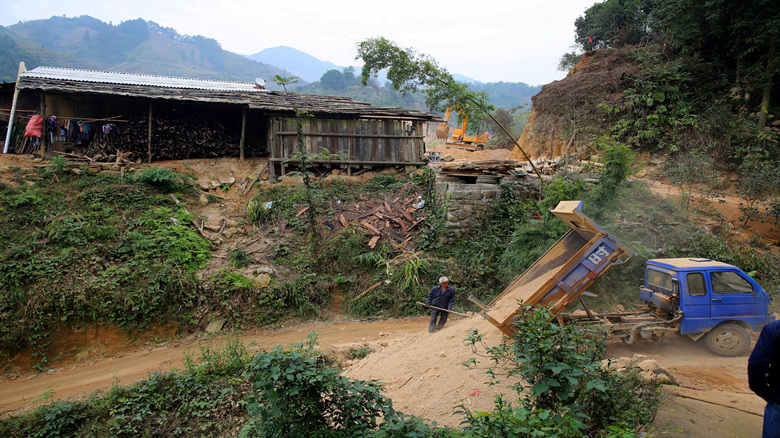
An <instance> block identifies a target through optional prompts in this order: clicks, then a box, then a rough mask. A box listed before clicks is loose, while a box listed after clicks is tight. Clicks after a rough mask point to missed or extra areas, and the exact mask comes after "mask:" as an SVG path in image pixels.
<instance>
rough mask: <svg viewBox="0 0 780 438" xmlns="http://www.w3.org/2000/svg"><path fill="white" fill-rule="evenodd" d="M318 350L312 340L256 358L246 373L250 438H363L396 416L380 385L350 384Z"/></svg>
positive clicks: (314, 341) (246, 431) (351, 382)
mask: <svg viewBox="0 0 780 438" xmlns="http://www.w3.org/2000/svg"><path fill="white" fill-rule="evenodd" d="M315 344H316V335H314V334H312V335H310V336H309V340H308V341H307V342H306V343H305V344H304V343H299V344H294V345H293V347H292V348H290V349H289V350H283V349H282V348H281V347H279V346H277V347H275V348H274V349H273V350H271V351H270V352H267V353H259V354H258V355H257V356H255V358H254V359H253V360H252V362H251V363H250V365H249V371H248V372H247V375H248V377H249V379H250V380H251V381H252V390H253V391H254V392H253V393H252V394H251V395H250V396H249V398H248V403H247V410H248V411H249V415H250V423H249V424H248V426H247V428H246V429H245V430H244V432H243V433H244V434H245V436H261V437H269V438H270V437H291V436H317V437H337V436H360V435H364V434H366V432H368V431H370V430H372V429H376V427H377V424H378V420H379V419H380V418H384V419H385V421H388V420H390V419H392V418H393V417H394V416H395V414H396V413H395V411H394V410H393V408H392V402H391V401H390V400H388V399H387V398H385V397H384V396H382V395H381V394H380V393H379V391H380V390H381V386H380V385H379V384H377V383H376V382H364V381H359V380H350V379H347V378H346V377H344V376H342V375H341V374H340V372H339V370H338V369H335V368H330V367H327V366H324V365H323V363H322V357H321V356H319V354H318V353H317V352H316V351H315V350H314V345H315Z"/></svg>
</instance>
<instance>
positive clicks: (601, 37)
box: [574, 0, 656, 50]
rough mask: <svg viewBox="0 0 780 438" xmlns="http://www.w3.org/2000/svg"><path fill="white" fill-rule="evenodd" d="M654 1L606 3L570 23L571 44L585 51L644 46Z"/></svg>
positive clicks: (611, 0)
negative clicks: (572, 37) (572, 32)
mask: <svg viewBox="0 0 780 438" xmlns="http://www.w3.org/2000/svg"><path fill="white" fill-rule="evenodd" d="M655 3H656V0H606V1H604V2H602V3H596V4H595V5H593V6H591V7H590V8H589V9H588V10H587V11H585V15H583V16H580V17H579V18H577V19H576V20H575V21H574V28H575V34H576V37H575V41H576V42H577V43H578V44H580V45H582V47H584V48H585V49H586V50H594V49H606V48H608V47H622V46H629V45H636V44H642V43H646V42H648V41H649V40H651V39H652V32H651V22H650V13H651V11H652V10H653V8H654V7H655Z"/></svg>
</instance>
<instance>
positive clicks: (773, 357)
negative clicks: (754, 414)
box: [747, 321, 780, 438]
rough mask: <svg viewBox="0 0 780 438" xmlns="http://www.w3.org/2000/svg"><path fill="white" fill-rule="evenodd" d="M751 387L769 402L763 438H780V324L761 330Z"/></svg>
mask: <svg viewBox="0 0 780 438" xmlns="http://www.w3.org/2000/svg"><path fill="white" fill-rule="evenodd" d="M747 371H748V385H749V386H750V390H751V391H753V392H755V393H756V395H758V396H759V397H761V398H763V399H764V400H766V408H765V409H764V433H763V435H761V436H762V438H780V321H772V322H770V323H769V324H767V325H765V326H764V328H763V329H761V334H760V335H759V336H758V341H757V342H756V346H755V347H753V352H752V353H751V354H750V358H749V359H748V370H747Z"/></svg>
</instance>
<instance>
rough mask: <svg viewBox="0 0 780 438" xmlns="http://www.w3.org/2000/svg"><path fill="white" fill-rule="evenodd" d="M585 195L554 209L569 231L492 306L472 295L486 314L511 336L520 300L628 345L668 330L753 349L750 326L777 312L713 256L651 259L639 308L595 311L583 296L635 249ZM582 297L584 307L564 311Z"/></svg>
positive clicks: (715, 344)
mask: <svg viewBox="0 0 780 438" xmlns="http://www.w3.org/2000/svg"><path fill="white" fill-rule="evenodd" d="M581 210H582V201H564V202H561V203H560V204H558V206H557V207H555V209H553V210H551V212H552V213H553V214H554V215H555V216H556V217H558V218H559V219H561V220H562V221H564V222H565V223H566V224H567V225H569V227H570V228H571V230H569V232H567V233H566V234H565V235H564V236H563V237H562V238H561V239H560V240H559V241H558V242H557V243H556V244H555V245H553V246H552V247H551V248H550V249H549V250H547V252H545V253H544V255H542V257H540V258H539V260H537V261H536V262H534V264H533V265H531V267H529V268H528V269H527V270H526V271H525V272H524V273H523V274H521V275H520V276H519V277H517V279H516V280H515V281H514V282H512V284H510V285H509V286H508V287H507V288H506V289H505V290H504V291H503V292H502V293H501V294H500V295H499V296H498V297H496V299H495V300H493V301H492V302H491V303H490V304H489V305H487V306H486V305H484V304H482V303H480V302H479V301H478V300H477V299H475V298H473V297H470V299H471V300H472V301H473V302H474V303H476V304H477V305H479V306H480V307H481V308H482V309H483V312H482V315H483V316H484V317H485V318H486V319H487V320H488V321H490V322H491V323H492V324H493V325H495V326H496V327H497V328H498V329H499V330H501V331H502V332H504V333H505V334H506V335H508V336H513V335H514V334H515V331H514V327H513V325H512V323H513V322H514V321H515V320H516V318H517V314H518V313H519V312H520V310H521V306H520V305H519V304H518V303H522V305H523V306H532V307H536V306H541V305H546V306H549V307H550V308H551V309H552V311H553V312H554V313H555V314H558V315H559V318H560V320H561V321H562V322H563V323H580V324H593V323H602V324H606V326H607V327H608V328H609V331H610V333H611V334H612V336H613V337H615V338H620V339H622V340H623V341H624V342H625V343H628V344H631V343H633V342H635V341H636V340H638V339H656V340H658V339H660V338H662V337H663V336H665V335H666V334H667V333H677V334H680V335H685V336H688V337H690V338H691V339H693V340H699V339H702V338H703V339H704V344H705V346H706V347H707V349H708V350H709V351H710V352H712V353H713V354H716V355H719V356H729V357H732V356H739V355H743V354H745V353H747V352H748V350H750V345H751V339H750V333H749V332H748V330H754V331H758V330H760V329H761V327H762V326H763V325H764V324H766V323H767V322H769V321H771V320H773V319H774V316H773V315H771V314H770V312H769V303H770V298H769V295H768V294H767V292H766V291H765V290H764V289H763V288H762V287H761V286H760V285H759V284H758V283H756V281H755V280H753V279H752V278H751V277H750V276H749V275H747V274H745V273H744V272H742V271H741V270H740V269H739V268H737V267H735V266H732V265H728V264H726V263H721V262H717V261H713V260H709V259H701V258H677V259H652V260H648V262H647V265H646V267H645V281H644V285H643V286H641V287H640V288H639V297H640V298H641V299H642V302H643V303H644V307H642V309H640V310H639V311H636V312H620V313H603V314H595V313H593V312H591V311H590V310H589V309H588V307H587V306H586V304H585V302H584V301H583V300H582V298H581V297H582V295H583V294H585V290H586V289H587V288H588V286H590V285H591V284H593V282H594V281H596V279H597V278H598V277H599V276H601V275H602V274H603V273H604V272H606V270H607V269H608V268H609V267H611V266H613V265H617V264H622V263H625V262H626V261H628V259H629V258H630V257H631V256H633V255H634V253H633V251H631V250H630V249H629V248H628V247H626V246H625V245H623V244H622V243H620V242H619V241H618V240H617V239H615V238H614V237H612V236H610V235H609V233H607V232H606V231H605V230H604V229H603V228H601V227H600V226H599V225H597V224H596V223H595V222H593V220H592V219H590V218H588V217H587V216H586V215H585V214H583V213H582V211H581ZM576 299H580V301H581V302H582V305H583V307H584V308H585V311H584V312H577V313H575V314H562V313H561V312H562V311H563V309H564V308H565V307H566V306H567V305H569V304H571V303H572V302H573V301H575V300H576Z"/></svg>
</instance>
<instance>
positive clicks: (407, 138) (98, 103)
mask: <svg viewBox="0 0 780 438" xmlns="http://www.w3.org/2000/svg"><path fill="white" fill-rule="evenodd" d="M16 91H17V93H18V94H19V95H20V96H21V98H20V99H19V107H18V108H16V116H17V117H19V118H21V119H24V117H25V116H28V117H29V115H30V114H32V113H33V112H37V113H39V114H40V115H42V116H43V118H44V119H47V118H49V117H51V116H55V117H56V118H57V119H58V120H79V121H90V122H94V123H97V124H99V125H102V126H106V125H109V124H110V125H114V124H115V125H119V126H120V128H125V127H129V126H130V125H132V124H134V125H133V126H135V129H134V130H132V129H129V128H128V129H127V131H128V132H132V133H133V134H134V135H131V134H130V133H128V134H126V136H127V139H124V138H123V139H122V140H123V143H122V147H126V148H128V149H130V150H131V151H132V152H133V153H134V158H141V159H143V160H144V161H152V160H156V159H177V158H178V159H182V158H203V157H218V156H234V157H235V156H240V157H241V158H242V159H243V158H244V156H245V155H249V156H253V155H254V156H267V157H269V161H270V163H271V164H272V166H270V167H271V172H272V175H271V176H272V177H273V176H274V174H275V172H276V170H277V169H278V170H279V171H281V172H282V173H284V172H285V171H286V168H288V167H289V166H294V165H296V161H295V160H294V155H295V154H296V150H297V148H298V129H297V128H298V126H297V125H298V121H299V120H300V122H301V128H302V129H301V134H302V136H301V137H302V139H303V144H304V145H305V147H306V151H307V152H308V153H312V154H316V157H317V159H316V160H314V162H315V163H317V164H322V165H329V166H340V167H343V168H346V169H347V170H350V169H352V168H353V167H360V166H363V167H365V166H396V165H412V164H420V161H421V157H422V154H424V151H425V145H424V142H423V139H424V134H425V132H424V131H425V129H427V122H429V121H432V120H436V117H435V116H432V115H430V114H427V113H424V112H421V111H415V110H408V109H404V108H386V107H379V106H374V105H371V104H368V103H364V102H358V101H355V100H352V99H350V98H345V97H334V96H317V95H306V94H299V93H285V92H277V91H269V90H267V89H266V88H265V87H263V86H261V85H259V84H256V83H247V82H229V81H213V80H203V79H190V78H176V77H165V76H154V75H144V74H131V73H116V72H103V71H92V70H79V69H68V68H57V67H38V68H35V69H33V70H30V71H24V72H22V73H21V74H20V76H19V81H18V83H17V85H16ZM3 100H4V101H6V102H7V101H8V99H7V98H5V99H3ZM4 106H5V105H4ZM296 114H304V115H303V116H302V117H300V118H298V117H296ZM0 117H1V116H0ZM12 117H14V116H13V115H12ZM187 118H196V119H197V120H205V121H208V123H215V124H217V126H219V127H220V128H221V129H219V130H217V131H218V132H217V134H218V135H216V136H219V137H220V138H212V137H215V135H209V133H211V132H213V131H214V130H211V131H209V132H207V133H205V134H198V135H197V136H195V137H193V135H187V134H188V132H187V131H188V129H183V128H181V127H177V128H171V127H168V128H171V129H167V130H166V129H162V128H164V127H161V126H159V121H160V120H168V121H170V123H178V122H176V121H180V120H185V119H187ZM153 122H155V123H157V124H155V123H153ZM202 123H206V122H202ZM8 125H9V126H10V123H9V124H8ZM141 127H142V128H143V132H142V133H143V134H144V135H143V136H141V135H140V134H141V132H140V129H141ZM193 128H194V127H193ZM223 129H224V130H223ZM163 131H170V132H172V133H170V132H169V133H167V134H165V133H164V132H163ZM190 134H191V133H190ZM94 135H95V138H97V137H98V136H99V135H100V133H98V134H94ZM45 137H46V138H42V146H41V147H42V148H43V151H50V150H51V149H52V147H57V146H58V145H57V144H56V143H57V141H56V136H54V135H51V136H45ZM131 137H132V138H131ZM139 137H143V138H139ZM179 137H181V139H180V138H179ZM95 141H97V140H92V139H91V140H90V142H93V143H94V142H95ZM179 141H181V142H182V144H180V145H178V144H177V142H179ZM196 144H197V145H196ZM91 145H92V146H94V144H91ZM195 146H197V147H195ZM141 149H143V150H141ZM179 151H181V152H180V153H181V154H182V155H183V156H175V155H176V154H177V153H179ZM199 155H200V156H199Z"/></svg>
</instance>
